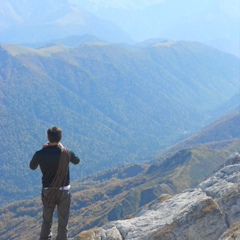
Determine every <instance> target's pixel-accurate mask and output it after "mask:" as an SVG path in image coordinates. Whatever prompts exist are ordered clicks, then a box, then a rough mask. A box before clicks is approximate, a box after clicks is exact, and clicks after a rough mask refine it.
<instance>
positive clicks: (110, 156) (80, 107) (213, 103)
mask: <svg viewBox="0 0 240 240" xmlns="http://www.w3.org/2000/svg"><path fill="white" fill-rule="evenodd" d="M0 58H1V62H0V76H1V81H0V108H1V119H0V127H1V138H0V151H1V162H2V165H1V167H0V174H1V176H2V178H1V184H0V186H1V187H0V188H1V193H0V198H1V200H2V201H1V202H2V204H3V203H4V202H5V201H9V200H16V199H21V198H28V197H29V196H30V195H31V194H33V195H32V196H36V194H37V186H39V184H40V174H39V171H37V173H34V172H32V171H30V170H29V169H28V164H29V161H30V159H31V157H32V155H33V154H34V152H35V151H36V150H38V149H39V148H41V146H42V144H43V143H44V142H45V141H46V129H47V128H49V127H50V126H52V125H58V126H60V127H61V128H62V130H63V133H64V136H63V144H64V145H66V146H67V147H70V148H72V150H74V151H75V152H76V154H78V155H79V156H80V158H81V159H82V164H81V165H80V166H79V167H78V168H77V169H76V170H73V172H72V180H74V179H78V178H80V177H83V176H86V175H89V174H91V173H94V172H96V171H101V170H104V169H110V168H112V167H116V166H119V165H123V164H127V163H133V162H144V161H147V160H150V159H152V158H155V156H156V155H158V154H159V153H160V152H162V151H163V150H164V149H166V148H167V147H170V146H171V145H173V144H175V143H177V142H179V141H180V140H181V139H184V138H186V137H188V136H190V135H192V134H193V133H194V132H196V131H198V130H199V129H201V128H202V127H203V126H205V125H206V124H208V123H210V122H211V121H213V120H214V119H216V118H217V117H219V116H220V115H222V114H224V113H226V112H227V111H229V109H234V108H236V107H237V104H238V102H236V101H232V98H233V97H234V96H236V95H237V94H239V92H238V89H239V72H238V66H239V65H238V64H239V61H238V59H237V58H236V57H234V56H231V55H229V54H225V53H223V52H220V51H218V50H215V49H213V48H209V47H206V46H204V45H201V44H197V43H191V42H172V41H170V42H169V41H160V42H159V41H158V42H151V43H149V44H148V45H145V46H144V47H138V48H137V47H136V46H122V45H113V44H109V43H106V42H94V43H84V44H81V45H79V46H78V47H74V48H71V47H66V46H62V45H54V46H48V47H45V48H40V49H31V48H25V47H22V46H16V45H2V46H1V48H0ZM227 103H228V104H227ZM223 105H224V106H225V107H224V108H221V106H223ZM226 106H228V107H226ZM13 166H17V168H16V169H13ZM23 185H24V186H25V188H24V189H22V186H23ZM5 186H11V187H8V188H5Z"/></svg>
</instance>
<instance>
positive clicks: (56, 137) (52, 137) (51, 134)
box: [47, 127, 62, 143]
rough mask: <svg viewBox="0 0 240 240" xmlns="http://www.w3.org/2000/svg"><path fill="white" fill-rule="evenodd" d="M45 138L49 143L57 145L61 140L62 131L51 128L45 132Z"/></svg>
mask: <svg viewBox="0 0 240 240" xmlns="http://www.w3.org/2000/svg"><path fill="white" fill-rule="evenodd" d="M47 137H48V141H49V142H50V143H59V142H60V141H61V139H62V130H61V129H60V128H58V127H51V128H49V129H48V130H47Z"/></svg>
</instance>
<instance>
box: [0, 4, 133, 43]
mask: <svg viewBox="0 0 240 240" xmlns="http://www.w3.org/2000/svg"><path fill="white" fill-rule="evenodd" d="M85 34H90V35H95V36H97V37H98V38H103V39H106V40H108V41H111V42H129V41H131V40H130V38H129V37H128V36H127V34H126V33H124V31H123V30H121V29H120V27H118V26H117V25H115V24H113V23H112V22H110V21H107V20H104V19H100V18H98V17H96V16H94V15H93V14H91V13H89V12H86V11H84V10H83V9H81V8H80V7H78V6H76V5H73V4H71V3H70V2H69V1H68V0H52V1H47V0H41V1H31V0H22V1H19V0H9V1H5V0H4V1H2V2H1V9H0V43H10V44H36V43H41V42H46V41H50V42H51V41H54V40H56V39H59V38H64V37H69V36H71V35H85Z"/></svg>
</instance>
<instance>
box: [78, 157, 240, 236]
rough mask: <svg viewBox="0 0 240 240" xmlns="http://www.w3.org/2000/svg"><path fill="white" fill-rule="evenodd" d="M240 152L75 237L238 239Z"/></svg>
mask: <svg viewBox="0 0 240 240" xmlns="http://www.w3.org/2000/svg"><path fill="white" fill-rule="evenodd" d="M239 180H240V155H239V154H234V155H233V156H231V157H230V158H229V159H228V160H227V161H226V162H225V164H224V165H223V166H221V168H220V169H219V170H218V171H217V172H215V173H214V174H213V175H212V176H211V177H209V178H208V179H207V180H205V181H204V182H202V183H201V184H199V185H198V187H197V188H194V189H187V190H185V191H184V192H182V193H180V194H177V195H175V196H170V195H162V196H161V197H160V198H158V199H156V200H154V201H153V202H151V203H150V204H148V205H145V206H144V207H143V208H141V209H140V210H139V211H138V212H137V213H135V214H134V215H133V216H131V217H130V218H128V219H125V220H119V221H113V222H109V223H108V224H106V225H104V226H102V227H101V228H95V229H92V230H89V231H84V232H82V233H80V234H79V235H78V236H77V237H76V238H75V240H95V239H101V240H130V239H136V240H146V239H151V240H155V239H156V240H157V239H158V240H203V239H204V240H218V239H221V240H230V239H240V230H239V229H240V224H239V221H240V191H239Z"/></svg>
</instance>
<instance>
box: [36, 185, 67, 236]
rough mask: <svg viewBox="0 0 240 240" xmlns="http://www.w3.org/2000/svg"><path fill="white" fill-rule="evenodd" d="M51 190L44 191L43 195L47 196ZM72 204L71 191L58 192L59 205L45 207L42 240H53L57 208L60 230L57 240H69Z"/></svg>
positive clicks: (58, 230)
mask: <svg viewBox="0 0 240 240" xmlns="http://www.w3.org/2000/svg"><path fill="white" fill-rule="evenodd" d="M49 191H50V190H49V189H43V191H42V194H43V195H47V194H48V192H49ZM70 203H71V193H70V192H69V190H58V197H57V203H56V205H55V206H53V207H46V206H44V205H43V221H42V228H41V233H40V240H45V239H52V221H53V213H54V209H55V207H57V215H58V229H57V237H56V240H67V225H68V219H69V210H70Z"/></svg>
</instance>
